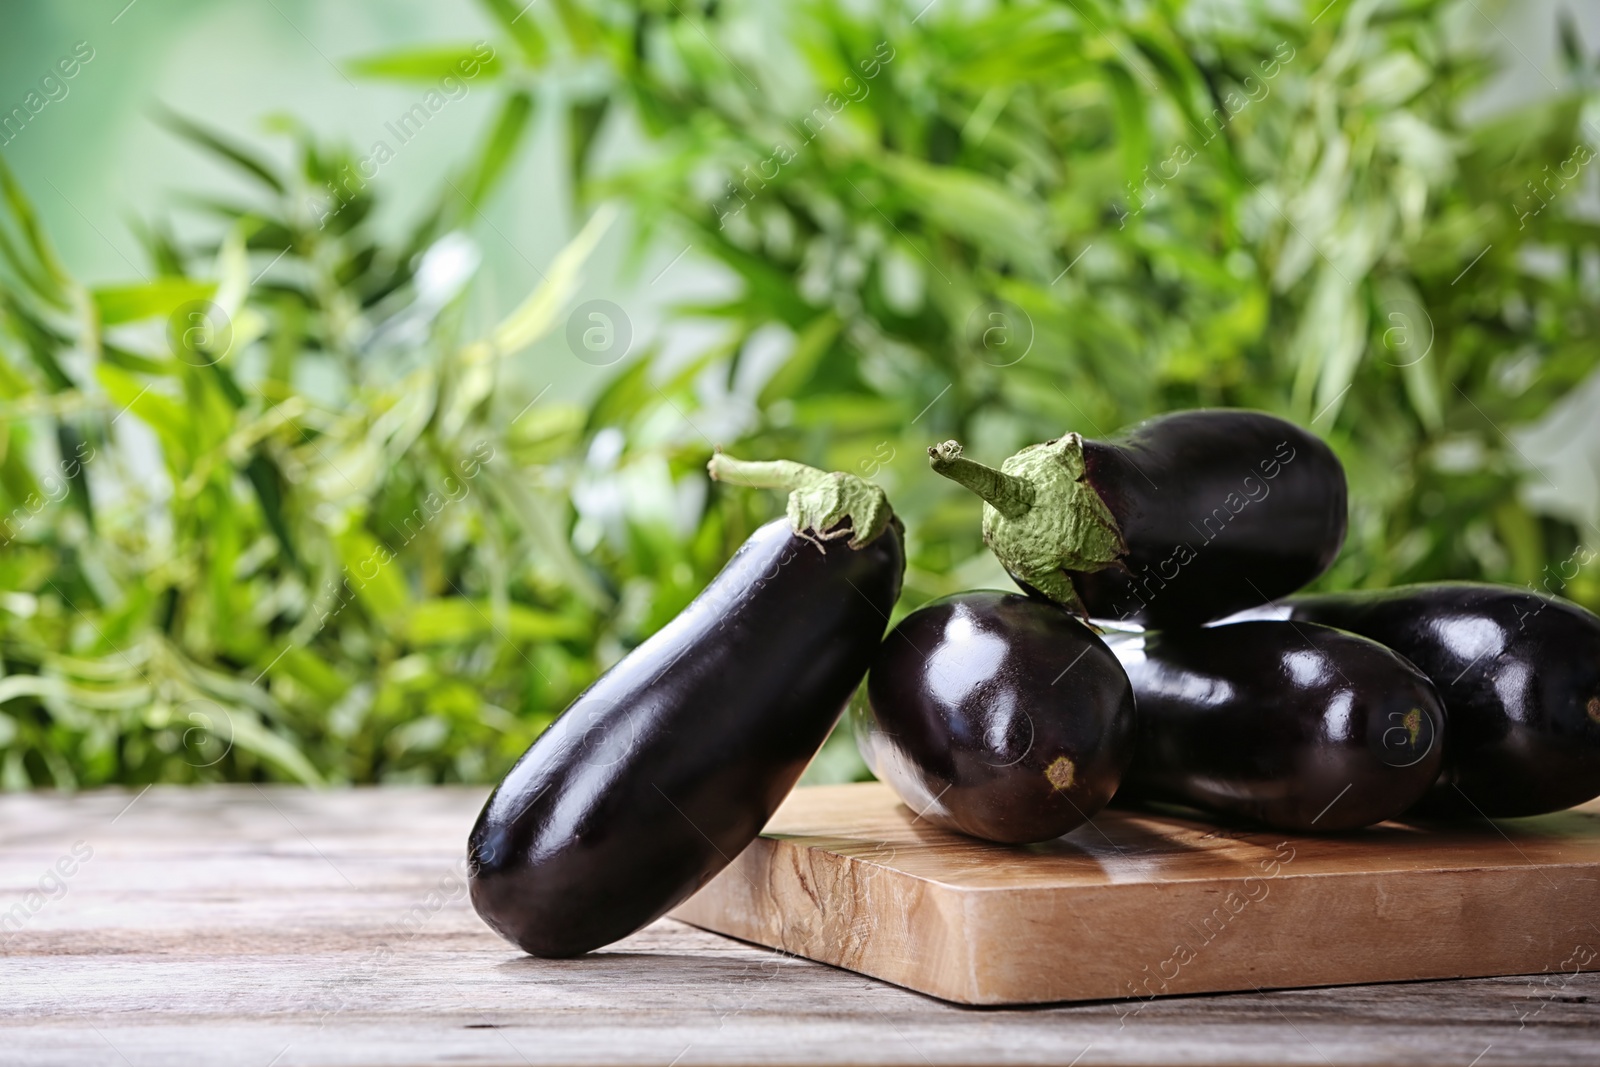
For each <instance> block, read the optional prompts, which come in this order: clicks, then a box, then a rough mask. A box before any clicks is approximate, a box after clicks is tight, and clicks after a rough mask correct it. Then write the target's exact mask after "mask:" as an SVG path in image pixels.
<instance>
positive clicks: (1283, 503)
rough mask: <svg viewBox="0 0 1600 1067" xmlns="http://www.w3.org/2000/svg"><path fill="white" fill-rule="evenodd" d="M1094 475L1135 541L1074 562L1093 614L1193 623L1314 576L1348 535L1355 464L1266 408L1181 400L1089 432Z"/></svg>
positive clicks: (1127, 538)
mask: <svg viewBox="0 0 1600 1067" xmlns="http://www.w3.org/2000/svg"><path fill="white" fill-rule="evenodd" d="M1083 458H1084V467H1085V479H1086V480H1087V481H1088V483H1089V485H1090V487H1091V488H1093V489H1094V490H1095V492H1096V493H1097V494H1099V496H1100V498H1101V500H1103V501H1104V502H1105V504H1106V506H1107V507H1108V508H1109V509H1110V511H1111V514H1112V516H1113V518H1114V519H1115V520H1116V523H1117V526H1118V529H1119V530H1120V532H1121V534H1122V539H1123V541H1124V542H1125V543H1126V544H1127V547H1128V553H1127V555H1126V556H1124V557H1123V558H1122V559H1121V561H1120V562H1119V564H1118V565H1117V566H1114V567H1110V568H1108V569H1105V570H1100V571H1094V572H1092V573H1084V572H1069V576H1070V577H1071V579H1072V584H1073V587H1074V589H1076V591H1077V593H1078V597H1079V599H1080V600H1082V602H1083V604H1084V606H1085V608H1087V609H1088V612H1089V615H1090V617H1091V618H1095V619H1107V620H1113V619H1114V620H1118V621H1120V622H1123V623H1137V624H1140V625H1142V626H1146V627H1152V628H1157V629H1159V628H1163V627H1174V626H1192V625H1197V624H1199V623H1202V622H1205V621H1207V620H1208V619H1215V618H1220V617H1222V616H1224V615H1229V614H1232V613H1233V612H1236V611H1239V610H1241V609H1243V608H1247V607H1251V606H1254V605H1257V604H1265V603H1267V602H1268V601H1270V600H1274V599H1276V598H1278V597H1282V596H1287V595H1289V594H1290V593H1293V592H1295V591H1296V590H1298V589H1301V588H1303V587H1304V586H1305V585H1306V584H1307V583H1309V582H1310V581H1311V580H1312V579H1314V578H1316V577H1317V576H1318V575H1320V574H1321V573H1322V572H1323V571H1325V570H1327V569H1328V567H1330V566H1331V565H1332V564H1333V560H1334V557H1336V556H1337V555H1338V554H1339V549H1340V548H1341V547H1342V546H1343V544H1344V536H1345V527H1346V523H1347V515H1346V493H1347V490H1346V486H1345V477H1344V468H1343V466H1341V465H1340V463H1339V459H1338V457H1337V456H1335V455H1334V454H1333V450H1332V449H1330V448H1329V447H1328V446H1327V445H1326V444H1325V443H1323V441H1322V440H1321V439H1320V438H1318V437H1316V436H1314V435H1313V434H1310V433H1307V432H1306V431H1305V430H1302V429H1301V428H1300V427H1298V426H1296V425H1295V424H1294V423H1291V422H1286V421H1284V420H1283V419H1280V418H1277V417H1276V416H1274V415H1268V414H1266V413H1265V412H1260V411H1237V410H1200V411H1180V412H1176V413H1174V414H1171V415H1162V416H1159V417H1157V418H1153V419H1149V420H1146V421H1145V422H1141V423H1139V424H1138V425H1136V426H1134V427H1132V428H1131V429H1129V430H1127V431H1125V432H1124V433H1123V434H1121V435H1119V436H1118V437H1115V438H1113V439H1112V440H1109V441H1093V440H1086V441H1084V442H1083Z"/></svg>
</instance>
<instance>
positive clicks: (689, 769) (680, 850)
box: [468, 453, 905, 957]
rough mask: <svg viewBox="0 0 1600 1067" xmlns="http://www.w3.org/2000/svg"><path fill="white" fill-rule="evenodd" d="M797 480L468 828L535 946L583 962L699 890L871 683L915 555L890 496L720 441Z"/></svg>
mask: <svg viewBox="0 0 1600 1067" xmlns="http://www.w3.org/2000/svg"><path fill="white" fill-rule="evenodd" d="M711 473H712V477H713V478H717V479H720V480H722V481H727V482H732V483H735V484H742V485H763V486H774V487H777V488H791V489H793V490H794V492H793V493H791V495H790V497H789V518H788V519H780V520H776V521H774V522H770V523H767V524H766V525H765V526H762V527H761V528H760V529H758V530H756V532H755V533H753V534H751V535H750V538H749V539H748V540H747V541H745V543H744V544H743V545H742V546H741V547H740V548H739V551H738V552H736V553H735V554H734V556H733V558H732V559H731V560H729V561H728V564H727V566H726V567H724V568H723V569H722V572H721V573H720V574H718V575H717V577H716V578H715V579H713V580H712V582H711V584H710V585H708V586H707V587H706V589H705V590H704V591H703V592H702V593H701V594H700V595H699V596H698V597H697V598H696V599H695V600H694V602H693V603H691V604H690V605H689V606H688V607H687V608H685V609H684V610H683V612H682V613H681V614H679V615H678V616H677V618H675V619H673V620H672V621H671V622H670V623H668V624H667V625H666V626H665V627H663V628H662V629H661V630H660V631H659V632H657V633H656V634H655V635H654V636H652V637H651V638H649V639H648V640H647V641H645V642H644V643H643V644H641V645H639V646H638V647H637V648H635V649H634V650H633V651H632V652H630V653H629V654H628V655H627V656H625V657H624V658H623V659H622V660H621V661H620V662H619V663H617V664H616V666H614V667H612V668H611V669H610V670H609V671H607V672H606V673H605V674H604V675H603V676H602V677H601V678H600V679H599V680H598V681H596V682H595V683H594V684H593V685H592V686H590V687H589V688H588V689H587V690H585V691H584V692H583V694H582V695H580V696H579V697H578V698H577V700H575V701H574V702H573V703H572V705H571V706H570V707H568V708H567V710H566V711H565V712H563V713H562V715H561V717H560V718H558V719H557V720H556V721H555V722H554V723H552V724H551V726H550V728H549V729H548V730H546V731H545V732H544V733H543V734H542V735H540V737H539V738H538V740H536V741H535V742H534V743H533V745H532V747H530V748H529V749H528V751H527V752H526V753H524V754H523V756H522V758H521V759H520V760H518V762H517V764H516V766H515V767H513V768H512V769H511V771H510V773H508V774H507V775H506V777H505V780H504V781H502V782H501V783H500V785H499V786H498V787H497V788H496V789H495V791H494V793H493V795H491V796H490V797H489V801H488V803H487V804H486V805H485V806H484V809H483V812H482V813H481V814H480V815H479V816H478V821H477V824H476V825H475V826H474V827H473V829H472V834H471V837H470V838H469V840H468V859H469V867H470V886H471V893H472V903H473V906H474V907H475V908H477V910H478V914H479V915H480V916H482V917H483V919H484V921H485V922H487V923H488V924H489V925H490V926H491V927H493V928H494V929H495V930H496V931H497V932H498V933H500V934H501V936H503V937H505V938H506V939H507V940H509V941H512V942H514V943H515V944H517V945H519V946H520V947H521V948H522V949H523V950H524V951H526V952H528V953H530V954H532V955H535V956H547V957H564V956H576V955H579V954H581V953H584V952H588V951H590V950H592V949H596V948H599V947H600V946H602V945H606V944H609V943H611V942H612V941H615V940H617V939H619V938H622V937H625V936H627V935H628V934H630V933H632V932H634V931H635V930H638V929H639V928H640V927H642V926H644V925H646V924H647V923H649V922H651V921H652V920H654V919H656V918H658V917H659V916H661V915H662V914H664V913H665V912H667V911H668V910H669V909H671V908H672V907H674V906H676V905H677V904H679V903H681V902H682V901H683V900H685V899H686V898H687V897H688V896H689V895H690V894H692V893H693V892H694V891H695V890H697V889H699V888H700V887H701V886H702V885H704V884H705V883H706V882H707V881H709V880H710V879H711V877H712V876H713V875H715V874H716V873H717V872H718V871H720V870H721V869H722V868H723V867H724V866H726V865H727V864H728V863H729V862H731V861H732V859H733V857H734V856H736V855H738V854H739V852H740V851H741V850H742V849H743V848H744V847H745V846H746V845H748V844H749V843H750V842H751V840H752V839H754V838H755V836H756V834H757V833H759V832H760V831H761V828H762V826H763V825H765V823H766V821H767V819H768V818H769V817H770V816H771V815H772V812H773V811H774V809H776V808H777V806H778V803H779V802H780V801H781V800H782V799H783V798H784V796H785V795H786V794H787V793H788V792H789V790H790V789H791V788H792V787H793V785H794V783H795V780H796V779H797V778H799V776H800V773H801V772H802V771H803V770H804V769H805V766H806V764H807V763H808V762H809V761H810V759H811V757H812V756H814V755H815V754H816V752H817V749H818V748H820V747H821V745H822V742H823V740H824V739H825V738H826V737H827V736H828V732H829V731H830V730H831V729H832V728H833V726H834V724H835V723H836V722H837V721H838V718H839V715H840V713H841V712H842V711H843V710H844V707H845V705H846V704H847V702H848V701H849V699H850V695H851V693H852V692H853V691H854V690H855V688H856V687H857V685H859V684H860V682H861V679H862V677H863V676H864V675H865V674H866V672H867V668H868V666H869V665H870V664H871V662H872V656H873V654H874V653H875V652H876V651H877V648H878V643H879V640H880V639H881V638H882V636H883V631H884V628H885V626H886V624H887V622H888V618H889V613H890V611H891V610H893V608H894V604H895V601H896V599H898V597H899V595H900V580H901V576H902V573H903V572H904V569H905V556H904V545H903V533H902V530H901V526H900V522H899V520H898V519H897V518H895V517H894V515H893V513H892V512H891V511H890V509H889V506H888V502H887V500H886V499H885V498H884V495H883V491H882V490H881V489H878V488H877V487H876V486H874V485H871V484H870V483H867V482H864V481H862V480H861V479H859V478H855V477H853V476H851V475H847V474H838V473H835V474H825V473H824V472H822V471H817V470H813V469H811V468H809V467H803V466H801V465H800V464H797V463H788V462H786V461H779V462H777V463H740V462H738V461H735V460H731V459H729V458H728V457H726V456H723V455H721V454H720V453H719V454H718V455H717V456H716V457H714V458H713V459H712V462H711Z"/></svg>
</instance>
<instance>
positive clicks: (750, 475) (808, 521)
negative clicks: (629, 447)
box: [706, 451, 894, 548]
mask: <svg viewBox="0 0 1600 1067" xmlns="http://www.w3.org/2000/svg"><path fill="white" fill-rule="evenodd" d="M706 468H707V469H708V470H709V471H710V472H711V477H712V479H713V480H714V481H719V482H727V483H728V484H729V485H743V486H748V487H750V488H752V489H787V490H788V491H789V503H788V509H787V513H788V516H789V525H790V527H791V528H792V529H793V530H794V533H795V536H797V537H803V538H805V539H806V540H808V541H813V542H815V543H817V547H818V548H821V547H822V545H821V542H824V541H834V540H837V539H839V538H841V537H845V536H848V537H849V538H850V542H849V544H850V547H851V548H861V547H862V546H864V545H866V544H868V543H870V542H872V541H874V540H876V539H877V537H878V535H879V534H881V533H883V531H884V530H885V529H887V528H888V526H889V523H890V521H891V520H893V518H894V509H892V508H891V507H890V506H889V498H888V497H887V496H886V495H885V494H884V492H883V490H882V489H881V488H879V487H878V486H876V485H873V484H872V483H871V482H869V481H867V480H866V479H864V478H858V477H856V476H855V475H854V474H846V473H845V472H844V471H824V470H818V469H817V468H816V467H808V466H806V465H805V464H804V463H796V462H794V461H793V460H789V459H773V460H742V459H734V458H733V457H732V456H729V455H726V454H724V453H723V452H721V451H718V452H715V453H713V454H712V456H711V462H710V463H708V464H707V465H706Z"/></svg>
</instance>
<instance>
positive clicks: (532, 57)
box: [483, 0, 550, 70]
mask: <svg viewBox="0 0 1600 1067" xmlns="http://www.w3.org/2000/svg"><path fill="white" fill-rule="evenodd" d="M534 2H535V3H536V2H537V0H534ZM483 6H484V7H486V8H488V9H489V14H491V15H493V16H494V19H495V21H496V22H498V23H499V24H500V28H501V29H503V30H505V31H506V32H507V33H509V34H510V35H511V39H512V40H514V41H516V42H517V47H519V48H520V49H522V59H523V61H524V62H525V63H527V65H528V66H530V67H532V68H534V69H536V70H537V69H538V68H540V67H542V66H544V63H545V59H546V58H547V57H548V55H549V51H550V44H549V42H548V41H546V40H545V37H544V31H543V30H541V29H539V23H538V21H537V20H536V18H535V10H534V3H523V2H522V0H516V2H515V3H513V2H512V0H483Z"/></svg>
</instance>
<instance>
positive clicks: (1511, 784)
mask: <svg viewBox="0 0 1600 1067" xmlns="http://www.w3.org/2000/svg"><path fill="white" fill-rule="evenodd" d="M1287 606H1288V607H1289V609H1290V611H1291V612H1292V615H1291V617H1292V618H1295V619H1307V620H1310V621H1313V622H1320V623H1326V624H1328V625H1330V626H1338V627H1341V628H1343V629H1346V630H1351V631H1353V632H1355V633H1358V634H1363V635H1365V636H1367V637H1370V638H1372V639H1373V640H1375V641H1380V642H1382V643H1383V644H1385V645H1388V646H1389V647H1390V648H1392V649H1394V650H1395V651H1396V652H1398V653H1400V654H1401V655H1402V656H1405V657H1406V658H1407V659H1409V660H1410V661H1411V662H1412V663H1414V664H1416V665H1417V667H1418V668H1420V669H1421V670H1422V672H1423V673H1424V674H1426V675H1428V676H1429V677H1430V678H1432V679H1433V683H1434V685H1435V686H1436V687H1437V688H1438V690H1439V695H1440V696H1441V697H1442V698H1443V699H1444V706H1445V709H1446V711H1447V712H1448V713H1449V716H1450V731H1449V734H1448V735H1447V736H1446V739H1445V746H1444V770H1443V772H1442V773H1441V774H1440V776H1439V781H1438V784H1437V785H1436V786H1435V787H1434V788H1433V789H1432V790H1431V791H1430V792H1429V793H1428V795H1427V796H1425V797H1424V798H1423V799H1422V802H1421V803H1420V804H1419V805H1418V807H1417V813H1418V814H1421V815H1429V816H1438V817H1451V818H1462V817H1465V818H1471V817H1476V816H1478V815H1485V816H1490V817H1498V818H1505V817H1513V816H1518V815H1540V814H1543V813H1545V812H1550V811H1560V810H1562V809H1565V808H1570V807H1572V806H1573V805H1575V804H1581V803H1583V802H1584V801H1586V800H1592V799H1594V798H1595V797H1596V796H1600V618H1596V617H1595V616H1594V615H1593V614H1591V613H1590V612H1587V611H1585V610H1584V609H1583V608H1580V607H1579V606H1578V605H1576V604H1573V603H1570V602H1568V601H1565V600H1560V599H1557V598H1556V597H1550V596H1545V595H1543V594H1540V593H1536V592H1533V591H1531V590H1528V589H1516V588H1511V587H1507V586H1499V585H1487V584H1483V583H1478V582H1439V583H1430V584H1426V585H1407V586H1400V587H1398V588H1395V589H1385V590H1375V591H1371V592H1366V591H1362V592H1354V593H1340V594H1334V595H1328V596H1310V597H1296V598H1293V599H1291V600H1289V601H1287Z"/></svg>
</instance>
